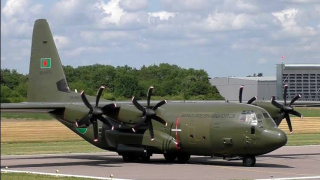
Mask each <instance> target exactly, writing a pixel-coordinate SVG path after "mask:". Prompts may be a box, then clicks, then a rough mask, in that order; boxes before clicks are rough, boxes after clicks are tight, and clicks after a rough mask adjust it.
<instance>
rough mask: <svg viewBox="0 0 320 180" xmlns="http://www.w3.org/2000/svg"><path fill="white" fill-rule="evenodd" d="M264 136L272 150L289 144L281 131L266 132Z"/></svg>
mask: <svg viewBox="0 0 320 180" xmlns="http://www.w3.org/2000/svg"><path fill="white" fill-rule="evenodd" d="M264 135H265V137H266V139H268V140H267V141H268V145H269V148H271V149H274V150H275V149H278V148H280V147H282V146H284V145H285V144H286V143H287V135H286V133H284V132H283V131H282V130H281V129H272V130H265V133H264Z"/></svg>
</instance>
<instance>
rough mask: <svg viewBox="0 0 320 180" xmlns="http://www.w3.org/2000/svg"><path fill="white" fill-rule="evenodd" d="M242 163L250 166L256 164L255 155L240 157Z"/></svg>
mask: <svg viewBox="0 0 320 180" xmlns="http://www.w3.org/2000/svg"><path fill="white" fill-rule="evenodd" d="M242 163H243V165H244V166H247V167H252V166H254V165H255V164H256V157H254V156H245V157H243V159H242Z"/></svg>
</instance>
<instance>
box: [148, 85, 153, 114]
mask: <svg viewBox="0 0 320 180" xmlns="http://www.w3.org/2000/svg"><path fill="white" fill-rule="evenodd" d="M152 91H153V86H150V88H149V90H148V95H147V97H148V101H147V103H148V104H147V108H148V109H149V108H150V99H151V95H152Z"/></svg>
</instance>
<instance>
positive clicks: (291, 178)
mask: <svg viewBox="0 0 320 180" xmlns="http://www.w3.org/2000/svg"><path fill="white" fill-rule="evenodd" d="M296 179H320V176H305V177H288V178H270V179H256V180H296Z"/></svg>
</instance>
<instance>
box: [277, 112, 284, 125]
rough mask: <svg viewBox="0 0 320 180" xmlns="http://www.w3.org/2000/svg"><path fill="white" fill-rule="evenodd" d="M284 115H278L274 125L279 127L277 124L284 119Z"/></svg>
mask: <svg viewBox="0 0 320 180" xmlns="http://www.w3.org/2000/svg"><path fill="white" fill-rule="evenodd" d="M284 116H285V113H283V112H282V113H280V115H279V116H278V119H277V121H275V123H276V125H277V126H279V124H280V123H281V121H282V119H283V118H284Z"/></svg>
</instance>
